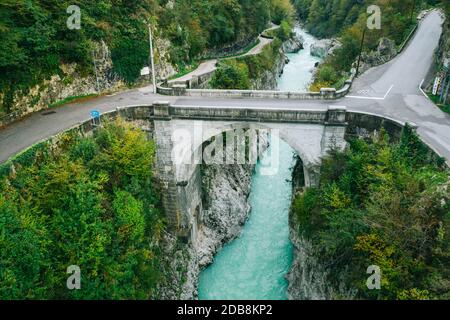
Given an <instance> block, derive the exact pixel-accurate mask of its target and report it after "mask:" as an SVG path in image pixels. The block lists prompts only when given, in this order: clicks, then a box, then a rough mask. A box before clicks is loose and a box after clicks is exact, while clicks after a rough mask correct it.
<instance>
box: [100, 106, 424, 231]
mask: <svg viewBox="0 0 450 320" xmlns="http://www.w3.org/2000/svg"><path fill="white" fill-rule="evenodd" d="M110 114H111V115H114V116H116V115H119V116H121V117H123V118H125V119H127V120H147V121H149V123H150V126H151V128H149V129H148V131H149V134H150V135H151V137H152V138H153V139H154V140H155V142H156V146H157V148H156V175H157V178H158V180H159V181H160V182H161V185H162V188H163V192H162V194H163V199H162V202H163V207H164V210H165V212H166V216H167V220H168V222H169V226H170V229H171V231H172V232H173V233H174V234H176V235H178V236H179V237H180V238H182V239H186V240H188V239H192V238H195V232H196V230H197V226H198V224H199V223H201V216H202V210H203V208H202V182H201V172H200V165H201V163H202V162H201V161H200V162H197V161H186V159H189V160H192V159H194V158H195V153H196V152H197V151H198V150H201V149H202V148H201V147H202V145H203V144H204V143H205V142H206V141H208V140H210V139H211V138H213V137H216V136H218V135H220V134H222V133H224V132H228V131H233V130H238V129H244V130H247V129H255V130H256V131H257V132H260V131H262V130H265V132H277V134H278V135H279V137H280V138H281V139H282V140H284V141H285V142H287V143H288V144H289V145H290V146H291V147H292V148H293V149H294V150H295V151H296V152H297V154H298V155H299V157H300V158H301V160H302V163H303V166H304V174H305V185H306V186H314V185H316V184H317V183H318V178H319V174H318V172H317V164H319V163H320V159H321V157H322V156H323V155H325V154H326V152H327V151H328V150H329V149H330V148H331V147H332V146H334V147H337V148H344V147H345V144H346V142H345V138H346V136H348V135H357V136H365V135H369V134H371V133H373V132H374V131H378V130H380V129H381V128H384V129H385V130H386V131H387V132H389V133H390V135H391V136H393V137H394V138H398V137H400V135H401V131H402V128H403V126H404V123H401V122H399V121H396V120H393V119H389V118H385V117H380V116H377V115H374V114H369V113H356V112H348V111H347V109H346V108H345V107H340V106H332V107H331V106H330V107H326V108H323V109H321V110H317V109H314V110H307V109H275V108H274V109H270V108H264V109H256V108H240V107H193V106H177V105H170V104H169V102H155V103H153V105H151V106H134V107H125V108H118V109H117V110H116V111H113V112H111V113H110ZM107 115H108V114H105V115H104V116H107ZM412 125H413V124H412ZM413 126H414V125H413ZM186 137H189V138H186ZM180 138H181V139H180ZM180 147H181V149H182V150H184V153H182V156H181V157H179V156H177V152H176V149H177V148H178V149H180ZM186 150H187V151H186ZM430 152H432V151H430ZM179 159H181V160H182V161H180V160H179ZM194 160H195V159H194Z"/></svg>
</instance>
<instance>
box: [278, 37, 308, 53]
mask: <svg viewBox="0 0 450 320" xmlns="http://www.w3.org/2000/svg"><path fill="white" fill-rule="evenodd" d="M303 43H304V39H303V38H302V36H300V35H298V34H295V35H294V36H293V37H292V38H291V39H289V40H287V41H285V42H283V51H284V52H285V53H297V52H299V51H300V50H301V49H303Z"/></svg>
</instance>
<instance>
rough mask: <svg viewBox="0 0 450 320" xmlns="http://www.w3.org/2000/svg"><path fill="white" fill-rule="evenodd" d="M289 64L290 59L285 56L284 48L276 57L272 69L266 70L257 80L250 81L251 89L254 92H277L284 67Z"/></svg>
mask: <svg viewBox="0 0 450 320" xmlns="http://www.w3.org/2000/svg"><path fill="white" fill-rule="evenodd" d="M288 62H289V59H288V58H287V57H286V55H285V54H284V51H283V49H282V48H280V49H279V53H278V54H277V55H276V57H275V60H274V61H273V65H272V67H271V68H270V69H268V70H264V71H263V72H261V74H260V75H259V76H258V77H257V78H256V79H251V80H250V89H252V90H275V89H276V88H277V81H278V78H279V77H280V75H282V74H283V69H284V66H285V65H286V64H287V63H288Z"/></svg>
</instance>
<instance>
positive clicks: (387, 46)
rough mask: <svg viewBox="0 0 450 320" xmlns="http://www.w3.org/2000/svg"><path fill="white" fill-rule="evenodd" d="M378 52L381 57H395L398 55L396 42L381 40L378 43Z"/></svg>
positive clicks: (386, 39)
mask: <svg viewBox="0 0 450 320" xmlns="http://www.w3.org/2000/svg"><path fill="white" fill-rule="evenodd" d="M377 52H378V55H380V56H389V57H391V56H395V55H396V54H397V48H396V45H395V41H393V40H391V39H388V38H381V39H380V42H379V43H378V48H377Z"/></svg>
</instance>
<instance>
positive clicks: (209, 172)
mask: <svg viewBox="0 0 450 320" xmlns="http://www.w3.org/2000/svg"><path fill="white" fill-rule="evenodd" d="M254 139H255V140H254V141H253V143H258V145H259V146H260V147H259V148H258V151H257V155H252V156H251V157H254V156H256V157H259V156H260V155H261V154H262V153H263V152H264V151H265V150H266V148H267V147H268V145H269V142H268V137H267V136H266V135H262V134H258V135H256V136H254ZM228 152H229V151H228ZM228 154H229V155H230V153H228ZM231 156H233V157H234V155H231ZM201 166H202V167H201V176H202V189H203V197H204V199H203V206H204V210H203V212H202V218H201V223H200V225H199V228H198V232H197V234H196V237H195V239H191V240H190V241H189V243H183V242H180V241H179V240H178V239H176V237H174V236H172V235H170V234H168V233H166V234H165V236H164V240H163V242H164V246H163V251H164V252H165V256H166V257H167V259H166V260H165V261H164V262H163V264H164V265H165V267H164V269H165V270H166V274H165V275H164V277H163V278H164V279H165V281H163V283H162V284H161V289H160V290H158V292H160V293H162V296H160V298H161V299H168V300H172V299H196V298H197V297H198V279H199V274H200V272H201V271H202V270H203V269H204V268H206V267H207V266H208V265H210V264H211V263H212V262H213V260H214V255H215V254H216V253H217V252H218V251H219V250H220V249H221V248H222V247H223V246H224V245H225V244H226V243H229V242H230V241H232V240H233V239H235V238H236V237H238V236H239V235H240V233H241V232H242V229H243V226H244V224H245V222H246V221H247V219H248V216H249V213H250V211H251V206H250V204H249V200H248V197H249V194H250V191H251V186H252V175H253V172H254V169H255V164H248V163H247V164H228V165H218V164H217V165H201Z"/></svg>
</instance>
